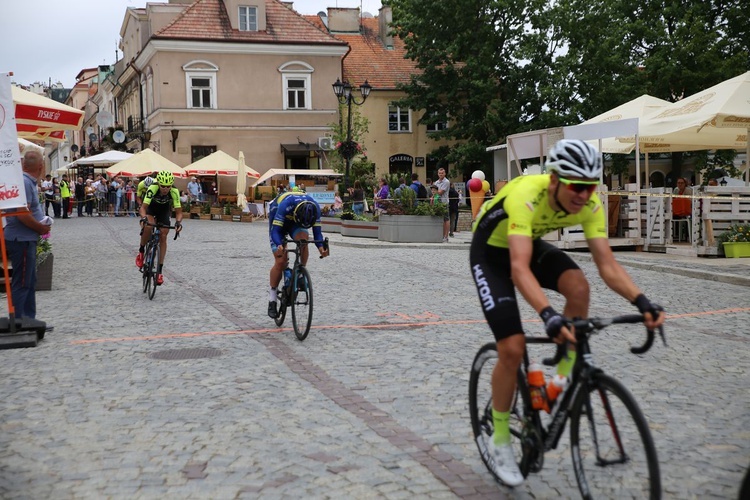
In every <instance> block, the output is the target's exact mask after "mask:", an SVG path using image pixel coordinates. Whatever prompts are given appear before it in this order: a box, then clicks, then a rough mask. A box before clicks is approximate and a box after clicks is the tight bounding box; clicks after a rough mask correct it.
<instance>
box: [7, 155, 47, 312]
mask: <svg viewBox="0 0 750 500" xmlns="http://www.w3.org/2000/svg"><path fill="white" fill-rule="evenodd" d="M43 171H44V159H43V158H42V155H41V153H39V152H38V151H36V150H28V151H26V154H24V155H23V185H24V189H25V190H26V206H27V207H28V209H29V212H28V213H22V214H18V215H16V216H14V217H7V218H6V219H5V220H6V221H7V225H6V226H5V245H6V249H7V253H8V258H9V259H10V262H11V264H12V266H13V277H12V279H11V282H10V290H11V295H12V296H13V308H14V309H15V311H16V317H17V318H31V319H34V318H36V291H35V287H36V247H37V242H38V241H39V236H40V235H44V234H48V233H49V231H50V226H49V225H45V224H42V222H41V220H42V219H44V218H45V215H44V213H42V206H41V204H40V203H39V195H38V193H37V187H36V186H37V179H38V178H39V176H41V175H42V172H43ZM45 201H46V199H45ZM8 212H9V213H10V212H15V209H9V210H8Z"/></svg>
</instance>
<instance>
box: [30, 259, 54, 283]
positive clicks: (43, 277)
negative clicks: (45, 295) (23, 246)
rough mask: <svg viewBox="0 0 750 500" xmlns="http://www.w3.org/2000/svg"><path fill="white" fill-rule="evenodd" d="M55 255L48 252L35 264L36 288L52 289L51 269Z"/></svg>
mask: <svg viewBox="0 0 750 500" xmlns="http://www.w3.org/2000/svg"><path fill="white" fill-rule="evenodd" d="M54 263H55V256H54V255H53V254H49V255H48V256H47V258H45V259H44V261H43V262H42V263H41V264H38V265H37V266H36V287H35V289H36V290H52V269H53V267H54Z"/></svg>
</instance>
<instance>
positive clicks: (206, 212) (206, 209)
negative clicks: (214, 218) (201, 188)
mask: <svg viewBox="0 0 750 500" xmlns="http://www.w3.org/2000/svg"><path fill="white" fill-rule="evenodd" d="M200 218H201V220H211V205H210V204H209V203H206V204H204V205H203V208H202V209H201V213H200Z"/></svg>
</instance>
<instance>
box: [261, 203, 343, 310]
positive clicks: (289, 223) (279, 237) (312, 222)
mask: <svg viewBox="0 0 750 500" xmlns="http://www.w3.org/2000/svg"><path fill="white" fill-rule="evenodd" d="M268 208H269V210H268V214H269V216H268V222H269V227H268V236H269V240H270V242H271V251H272V252H273V257H274V264H273V267H272V268H271V275H270V283H269V284H270V287H269V289H268V315H269V316H270V317H272V318H275V317H276V316H277V315H278V312H277V310H276V287H277V286H279V282H280V281H281V277H282V276H283V274H284V269H286V266H287V263H288V261H289V259H288V257H287V254H286V251H285V250H286V248H285V244H284V237H285V236H286V235H287V234H288V235H289V236H290V237H291V238H292V239H293V240H297V241H300V240H309V239H310V234H309V233H308V232H307V230H308V229H309V228H311V227H312V228H313V238H314V239H315V246H317V247H318V251H319V252H320V256H321V258H322V257H327V256H328V250H327V249H326V248H324V247H323V231H322V229H321V226H320V206H318V203H317V202H316V201H315V200H314V199H313V198H312V197H311V196H308V195H307V194H305V193H303V192H301V191H291V192H288V193H284V194H282V195H279V196H277V197H276V199H274V200H273V201H272V202H271V204H270V205H269V207H268ZM308 255H309V252H308V250H307V246H303V247H302V254H301V256H300V258H301V260H302V265H305V264H307V257H308Z"/></svg>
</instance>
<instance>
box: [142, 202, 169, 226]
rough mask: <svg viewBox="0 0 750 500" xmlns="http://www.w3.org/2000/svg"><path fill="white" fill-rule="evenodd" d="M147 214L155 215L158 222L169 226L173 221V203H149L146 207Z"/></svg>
mask: <svg viewBox="0 0 750 500" xmlns="http://www.w3.org/2000/svg"><path fill="white" fill-rule="evenodd" d="M146 215H153V216H154V219H156V222H157V223H158V224H164V225H165V226H168V225H169V223H170V222H171V219H170V218H171V216H172V205H170V204H169V203H149V204H148V207H147V208H146Z"/></svg>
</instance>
